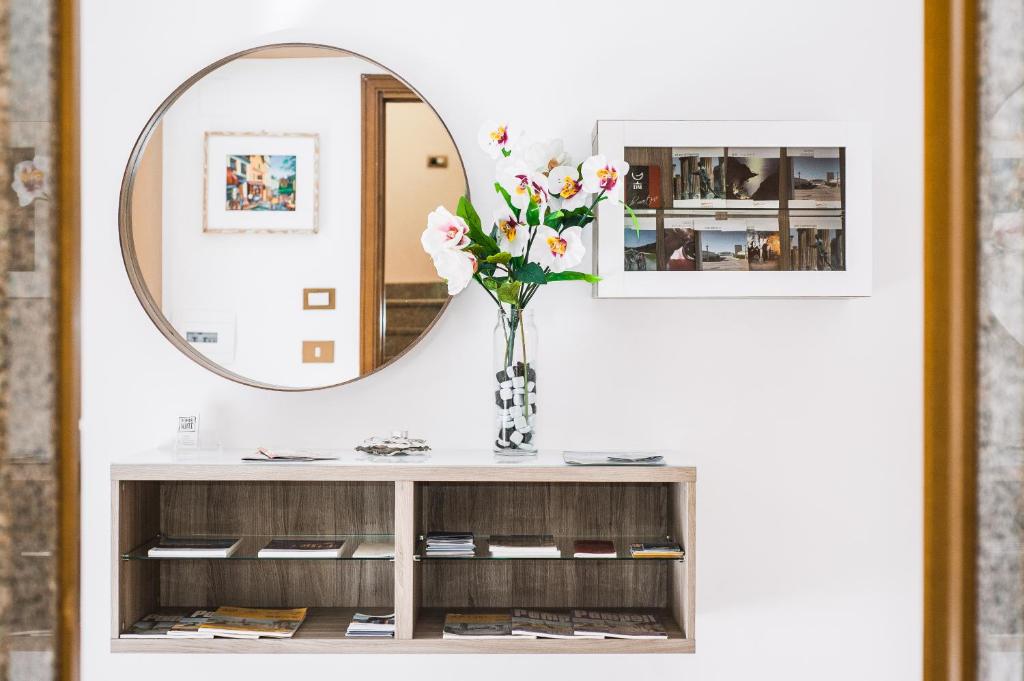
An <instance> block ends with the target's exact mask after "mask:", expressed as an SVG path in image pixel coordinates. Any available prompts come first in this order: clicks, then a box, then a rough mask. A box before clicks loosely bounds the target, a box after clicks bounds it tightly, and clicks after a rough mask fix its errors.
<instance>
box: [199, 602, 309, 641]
mask: <svg viewBox="0 0 1024 681" xmlns="http://www.w3.org/2000/svg"><path fill="white" fill-rule="evenodd" d="M305 619H306V608H291V609H279V608H235V607H231V606H226V607H221V608H217V609H216V610H215V611H214V613H213V618H212V619H211V620H210V621H209V622H205V623H203V624H200V625H199V633H200V634H213V635H214V636H223V637H225V638H261V637H267V638H291V637H292V636H294V635H295V632H296V631H298V629H299V627H300V626H302V622H303V620H305Z"/></svg>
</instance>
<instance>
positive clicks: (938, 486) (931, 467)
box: [924, 0, 978, 681]
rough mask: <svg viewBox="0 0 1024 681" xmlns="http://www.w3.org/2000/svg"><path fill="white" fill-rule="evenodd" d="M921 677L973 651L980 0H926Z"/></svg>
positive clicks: (958, 679) (960, 663) (952, 677)
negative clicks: (978, 38)
mask: <svg viewBox="0 0 1024 681" xmlns="http://www.w3.org/2000/svg"><path fill="white" fill-rule="evenodd" d="M924 29H925V30H924V46H925V54H924V61H925V73H924V86H925V98H924V102H925V125H924V136H925V137H924V162H925V164H924V186H925V187H926V189H927V191H926V192H925V195H926V199H925V203H924V220H925V222H924V333H925V336H924V487H925V488H924V501H925V508H924V678H925V681H971V680H973V679H974V678H975V676H976V669H975V667H976V652H975V622H976V617H975V568H974V558H975V544H976V539H975V533H976V517H975V514H976V512H975V498H976V494H975V483H976V480H977V477H976V451H975V402H976V384H977V382H976V370H975V358H976V349H975V337H976V332H977V290H976V289H977V283H976V282H977V265H976V262H975V260H976V256H975V248H976V240H975V234H976V231H977V224H976V220H977V219H976V193H975V192H974V191H973V187H974V186H975V183H976V179H975V178H976V177H977V175H976V173H975V169H976V165H977V153H978V151H977V106H978V103H977V100H978V94H977V82H978V78H977V48H976V31H977V0H925V3H924Z"/></svg>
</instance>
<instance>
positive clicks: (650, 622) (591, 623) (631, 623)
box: [572, 610, 668, 639]
mask: <svg viewBox="0 0 1024 681" xmlns="http://www.w3.org/2000/svg"><path fill="white" fill-rule="evenodd" d="M572 627H573V635H574V636H575V637H576V638H631V639H662V638H668V634H666V633H665V628H664V627H663V626H661V622H659V621H658V618H657V617H655V616H654V615H649V614H644V613H636V612H605V611H601V610H573V613H572Z"/></svg>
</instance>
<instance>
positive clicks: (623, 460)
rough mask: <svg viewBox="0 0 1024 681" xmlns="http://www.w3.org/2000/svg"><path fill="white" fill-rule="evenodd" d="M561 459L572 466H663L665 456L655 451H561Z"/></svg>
mask: <svg viewBox="0 0 1024 681" xmlns="http://www.w3.org/2000/svg"><path fill="white" fill-rule="evenodd" d="M562 460H563V461H565V462H566V463H567V464H571V465H573V466H664V465H665V457H663V456H662V455H660V454H658V453H657V452H631V451H621V452H619V451H608V452H597V451H595V452H574V451H568V450H567V451H564V452H562Z"/></svg>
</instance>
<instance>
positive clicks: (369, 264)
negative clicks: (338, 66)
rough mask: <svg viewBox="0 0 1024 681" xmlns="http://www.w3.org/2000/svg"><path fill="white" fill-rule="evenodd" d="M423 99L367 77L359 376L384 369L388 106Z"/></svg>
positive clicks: (385, 79)
mask: <svg viewBox="0 0 1024 681" xmlns="http://www.w3.org/2000/svg"><path fill="white" fill-rule="evenodd" d="M419 101H420V98H419V96H418V95H417V94H416V93H415V92H413V91H412V90H410V89H409V88H407V87H406V86H405V85H404V84H403V83H402V82H401V81H400V80H398V79H397V78H395V77H394V76H389V75H387V74H368V73H366V74H363V83H362V133H363V135H362V138H363V142H362V164H363V173H362V192H361V194H362V203H361V206H362V210H361V219H362V235H361V237H360V240H359V244H360V246H359V248H360V258H359V261H360V269H361V271H360V275H359V373H361V374H368V373H370V372H371V371H373V370H374V369H376V368H377V367H379V366H381V365H382V364H383V363H384V331H385V329H384V321H385V320H384V232H385V230H384V227H385V225H384V219H385V215H384V189H385V182H384V173H385V163H384V154H385V149H384V138H385V134H386V119H385V114H386V111H387V103H388V102H419Z"/></svg>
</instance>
